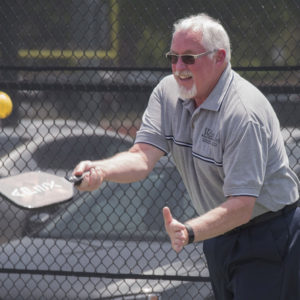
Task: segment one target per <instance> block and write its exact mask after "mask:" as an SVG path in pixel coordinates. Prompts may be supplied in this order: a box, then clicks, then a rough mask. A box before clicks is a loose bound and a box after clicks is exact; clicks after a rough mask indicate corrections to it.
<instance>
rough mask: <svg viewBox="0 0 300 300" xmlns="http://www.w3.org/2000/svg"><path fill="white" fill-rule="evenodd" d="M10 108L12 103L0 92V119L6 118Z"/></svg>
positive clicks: (11, 108)
mask: <svg viewBox="0 0 300 300" xmlns="http://www.w3.org/2000/svg"><path fill="white" fill-rule="evenodd" d="M12 110H13V104H12V101H11V99H10V97H9V96H8V95H7V94H6V93H4V92H0V119H5V118H7V117H8V116H9V115H10V114H11V112H12Z"/></svg>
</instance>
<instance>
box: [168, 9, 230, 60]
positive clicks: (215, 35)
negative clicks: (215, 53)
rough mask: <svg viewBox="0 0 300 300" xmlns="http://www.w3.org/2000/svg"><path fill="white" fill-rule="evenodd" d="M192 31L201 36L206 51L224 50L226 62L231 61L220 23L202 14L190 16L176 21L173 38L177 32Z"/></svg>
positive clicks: (227, 41) (228, 42)
mask: <svg viewBox="0 0 300 300" xmlns="http://www.w3.org/2000/svg"><path fill="white" fill-rule="evenodd" d="M190 30H192V31H194V32H199V33H201V34H202V40H201V43H202V45H203V47H204V48H205V49H206V50H207V51H212V50H214V49H224V50H225V51H226V58H225V60H226V62H229V61H230V59H231V49H230V40H229V36H228V34H227V32H226V30H225V29H224V27H223V26H222V24H221V23H220V21H219V20H216V19H214V18H212V17H210V16H208V15H206V14H204V13H201V14H198V15H192V16H189V17H186V18H183V19H180V20H178V21H177V22H176V23H175V24H174V26H173V37H174V34H175V33H176V32H179V31H190Z"/></svg>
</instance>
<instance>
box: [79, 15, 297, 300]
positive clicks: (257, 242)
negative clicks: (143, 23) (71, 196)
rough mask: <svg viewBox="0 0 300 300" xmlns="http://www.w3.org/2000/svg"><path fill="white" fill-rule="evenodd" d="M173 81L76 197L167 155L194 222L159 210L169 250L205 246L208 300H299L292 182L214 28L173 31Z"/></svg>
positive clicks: (276, 130) (263, 103) (276, 140)
mask: <svg viewBox="0 0 300 300" xmlns="http://www.w3.org/2000/svg"><path fill="white" fill-rule="evenodd" d="M167 58H168V59H169V60H170V62H171V64H172V72H173V75H170V76H167V77H166V78H164V79H163V80H162V81H161V82H160V83H159V84H158V86H157V87H156V88H155V89H154V91H153V93H152V95H151V97H150V100H149V104H148V107H147V109H146V111H145V113H144V116H143V123H142V126H141V128H140V130H139V132H138V133H137V137H136V141H135V144H134V146H133V147H132V148H131V149H129V151H128V152H123V153H119V154H117V155H115V156H114V157H112V158H110V159H106V160H102V161H93V162H91V161H84V162H81V163H80V164H79V165H78V166H77V167H76V168H75V170H74V174H77V175H81V174H82V173H83V172H86V171H89V173H88V174H87V175H86V176H85V179H84V181H83V182H82V184H81V185H80V187H79V189H80V190H86V191H91V190H94V189H96V188H98V187H99V186H100V184H101V183H102V182H103V181H104V180H107V181H115V182H120V183H128V182H133V181H137V180H141V179H143V178H145V177H146V176H147V175H148V174H149V172H150V171H151V170H152V169H153V167H154V165H155V163H156V162H157V161H158V160H159V159H160V157H161V156H163V155H164V154H166V153H169V152H170V153H171V154H172V156H173V158H174V161H175V164H176V166H177V168H178V170H179V172H180V174H181V176H182V179H183V181H184V183H185V185H186V188H187V191H188V192H189V195H190V197H191V199H192V202H193V204H194V206H195V208H196V209H197V212H198V213H199V217H197V218H195V219H193V220H188V221H187V222H186V224H182V223H180V222H179V221H177V220H175V219H174V218H173V217H172V214H171V212H170V210H169V208H168V207H165V208H164V209H163V217H164V220H165V227H166V230H167V232H168V234H169V236H170V239H171V243H172V247H173V249H174V250H175V251H177V252H179V251H180V250H181V249H182V248H183V247H184V246H185V245H187V244H188V243H191V242H199V241H204V252H205V255H206V258H207V262H208V267H209V271H210V277H211V279H212V286H213V290H214V293H215V296H216V299H242V300H247V299H251V300H253V299H256V300H258V299H263V300H266V299H272V300H274V299H285V300H287V299H300V284H299V283H300V278H299V273H300V272H299V271H300V265H299V257H300V245H299V244H300V240H299V238H298V236H299V233H300V231H299V227H300V222H299V220H300V210H299V209H297V205H296V203H297V200H298V198H299V191H298V187H299V181H298V178H297V176H296V175H295V174H294V173H293V172H292V170H291V169H290V168H289V162H288V157H287V155H286V152H285V148H284V142H283V139H282V136H281V133H280V126H279V122H278V119H277V117H276V115H275V113H274V111H273V109H272V107H271V105H270V104H269V102H268V101H267V99H266V98H265V97H264V96H263V95H262V94H261V93H260V92H259V91H258V90H257V89H256V88H255V87H254V86H253V85H251V84H250V83H249V82H247V81H246V80H245V79H243V78H241V77H240V76H239V75H238V74H237V73H235V72H234V71H233V70H232V69H231V65H230V42H229V38H228V35H227V33H226V31H225V30H224V28H223V27H222V25H221V24H220V23H219V22H218V21H217V20H214V19H212V18H210V17H209V16H207V15H204V14H200V15H196V16H191V17H188V18H185V19H182V20H179V21H178V22H177V23H175V25H174V32H173V38H172V43H171V50H170V52H168V53H167Z"/></svg>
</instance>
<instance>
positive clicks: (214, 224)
mask: <svg viewBox="0 0 300 300" xmlns="http://www.w3.org/2000/svg"><path fill="white" fill-rule="evenodd" d="M255 201H256V198H255V197H250V196H238V197H229V198H228V199H227V200H226V201H225V202H224V203H223V204H222V205H220V206H218V207H216V208H215V209H212V210H210V211H209V212H207V213H205V214H204V215H202V216H200V217H197V218H195V219H192V220H189V221H188V222H186V223H187V224H189V225H190V226H191V227H192V229H193V231H194V234H195V242H199V241H203V240H206V239H210V238H213V237H216V236H218V235H221V234H224V233H225V232H227V231H230V230H231V229H233V228H236V227H238V226H240V225H242V224H245V223H248V222H249V221H250V219H251V216H252V211H253V208H254V204H255ZM163 215H164V221H165V227H166V231H167V233H168V234H169V237H170V239H171V243H172V247H173V249H174V250H175V251H176V252H179V251H181V250H182V248H183V247H184V246H185V245H187V243H188V232H187V230H186V228H185V225H184V224H182V223H180V222H178V221H177V220H175V219H174V218H173V217H172V214H171V212H170V210H169V208H168V207H164V209H163Z"/></svg>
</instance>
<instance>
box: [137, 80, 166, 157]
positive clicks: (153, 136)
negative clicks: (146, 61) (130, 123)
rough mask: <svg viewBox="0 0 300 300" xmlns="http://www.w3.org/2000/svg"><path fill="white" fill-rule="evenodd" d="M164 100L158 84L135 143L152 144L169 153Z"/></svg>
mask: <svg viewBox="0 0 300 300" xmlns="http://www.w3.org/2000/svg"><path fill="white" fill-rule="evenodd" d="M162 100H163V96H162V91H161V88H160V85H158V86H157V87H156V88H155V89H154V90H153V92H152V94H151V96H150V99H149V102H148V106H147V108H146V110H145V112H144V114H143V118H142V124H141V127H140V129H139V131H138V132H137V135H136V139H135V143H146V144H150V145H153V146H155V147H157V148H159V149H160V150H162V151H163V152H165V153H168V152H169V148H168V144H167V142H166V139H165V136H164V133H163V132H164V119H165V118H164V105H163V101H162Z"/></svg>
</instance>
